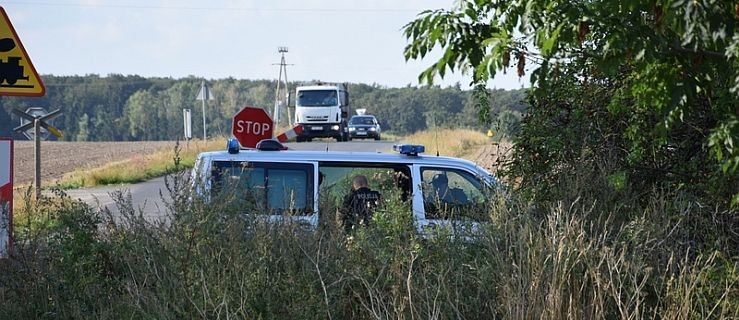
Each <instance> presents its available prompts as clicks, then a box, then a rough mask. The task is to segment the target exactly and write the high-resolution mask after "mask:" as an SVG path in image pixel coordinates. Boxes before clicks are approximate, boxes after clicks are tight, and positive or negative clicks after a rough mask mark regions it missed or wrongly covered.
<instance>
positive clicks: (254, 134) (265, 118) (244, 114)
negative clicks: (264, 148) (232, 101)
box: [231, 106, 274, 148]
mask: <svg viewBox="0 0 739 320" xmlns="http://www.w3.org/2000/svg"><path fill="white" fill-rule="evenodd" d="M273 130H274V128H273V123H272V118H270V116H269V114H267V112H266V111H264V109H262V108H254V107H248V106H247V107H244V108H243V109H241V111H239V112H238V113H236V115H234V118H233V125H232V126H231V133H232V134H233V136H234V138H236V140H238V141H239V144H241V147H243V148H256V147H257V143H258V142H259V141H262V140H264V139H271V138H272V135H273Z"/></svg>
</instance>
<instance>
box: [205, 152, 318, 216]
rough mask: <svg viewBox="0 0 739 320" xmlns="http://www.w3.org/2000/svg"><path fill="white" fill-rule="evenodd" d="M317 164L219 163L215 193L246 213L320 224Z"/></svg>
mask: <svg viewBox="0 0 739 320" xmlns="http://www.w3.org/2000/svg"><path fill="white" fill-rule="evenodd" d="M317 174H318V165H317V163H316V162H310V161H305V162H273V161H270V162H259V161H234V160H230V161H218V160H214V161H213V163H212V170H211V178H212V183H213V188H212V190H213V191H214V192H216V193H217V196H218V197H222V198H223V199H224V201H232V202H233V203H234V205H235V206H238V207H239V208H243V210H244V212H245V213H253V214H257V215H264V216H267V217H269V219H271V220H285V219H288V220H291V221H299V222H305V223H309V224H310V225H312V226H316V225H317V224H318V199H317V191H316V190H317V188H318V179H316V177H317Z"/></svg>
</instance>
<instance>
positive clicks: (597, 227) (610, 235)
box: [0, 177, 739, 319]
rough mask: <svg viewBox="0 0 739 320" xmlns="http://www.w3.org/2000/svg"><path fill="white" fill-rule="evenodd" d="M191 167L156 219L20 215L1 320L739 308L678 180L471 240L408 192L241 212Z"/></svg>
mask: <svg viewBox="0 0 739 320" xmlns="http://www.w3.org/2000/svg"><path fill="white" fill-rule="evenodd" d="M186 180H187V179H186V178H185V177H178V178H176V179H174V180H169V183H168V185H169V188H170V189H171V192H172V199H173V200H172V201H171V202H169V203H168V214H167V215H166V216H164V217H161V219H158V220H153V219H152V218H150V217H148V218H147V217H145V216H144V215H143V214H142V212H139V211H137V210H136V209H135V208H134V207H133V205H132V203H131V199H130V197H129V196H127V195H126V194H125V193H117V194H115V198H116V199H117V204H118V207H117V210H113V211H108V210H102V211H100V210H97V211H96V210H92V209H90V208H89V207H87V206H86V205H84V204H82V203H80V202H77V201H73V200H71V199H69V198H68V197H66V196H64V194H63V193H58V194H56V195H54V196H52V197H48V198H45V199H44V201H42V203H40V204H39V205H37V206H27V208H28V210H31V211H32V212H29V213H28V215H26V217H34V219H39V220H43V223H27V224H24V225H23V226H20V227H19V228H22V229H24V230H21V232H19V233H18V234H19V235H22V236H19V237H18V238H17V239H16V248H15V252H14V255H13V257H12V259H9V260H7V261H4V262H3V263H2V264H0V295H1V296H2V298H3V299H0V318H3V319H6V318H7V319H36V318H96V319H106V318H116V319H117V318H156V319H182V318H234V317H235V318H248V319H252V318H279V319H316V318H328V319H416V318H421V319H447V318H466V319H490V318H507V319H521V318H550V319H572V318H583V319H590V318H669V319H672V318H717V319H722V318H724V319H725V318H732V317H737V316H739V311H737V310H739V298H737V297H739V287H738V286H739V276H738V275H739V272H737V271H739V269H738V266H737V263H739V261H737V260H736V259H735V258H733V257H731V256H727V255H725V254H724V253H722V252H720V251H696V250H694V249H691V247H690V246H689V245H686V244H685V243H684V241H691V239H694V235H687V236H686V235H685V234H683V232H684V231H683V230H684V228H680V226H683V225H685V224H688V223H691V219H692V218H691V217H693V216H695V215H696V212H700V213H701V214H702V212H703V211H704V210H708V209H707V208H703V207H700V206H697V205H696V204H695V203H694V202H691V201H690V200H689V199H688V198H682V200H680V199H681V198H680V197H678V196H676V194H665V195H664V196H663V197H654V198H653V200H652V201H651V202H648V204H647V205H642V204H641V202H639V203H633V204H627V203H623V204H621V205H619V206H612V205H611V206H606V205H602V204H601V203H600V201H608V199H610V198H608V197H609V196H611V195H610V193H611V192H605V191H604V192H601V193H600V195H599V197H600V198H598V197H596V195H595V194H592V193H591V194H590V195H589V196H588V198H590V199H598V201H589V202H586V201H584V200H583V199H584V198H585V197H581V198H574V199H571V200H562V201H559V202H557V203H553V204H554V205H552V206H549V207H547V208H546V210H542V208H541V207H540V206H537V205H533V204H532V203H530V202H527V201H523V200H520V199H517V197H516V196H515V195H508V197H507V198H505V199H504V198H496V199H498V201H491V202H490V208H489V212H488V215H489V216H490V221H491V223H490V224H489V225H487V226H484V227H483V228H482V229H481V230H479V233H478V234H477V236H476V237H475V238H474V239H471V238H468V237H464V236H459V234H456V233H453V232H450V231H449V230H446V229H440V230H438V231H437V232H435V233H433V234H432V236H429V237H421V236H419V235H418V234H417V233H416V230H415V226H414V225H413V221H412V219H411V211H410V208H409V206H408V204H407V203H404V202H403V201H401V197H400V195H397V194H385V195H384V197H385V199H386V201H385V203H384V204H383V205H382V206H381V207H380V208H378V209H377V211H376V212H375V215H374V218H373V224H372V225H371V226H370V227H363V228H360V229H358V230H355V231H354V232H352V233H350V234H345V233H344V232H343V231H341V230H339V228H337V227H336V226H335V225H333V224H332V222H331V221H323V224H322V226H321V227H319V228H317V229H316V230H311V229H309V228H306V226H304V225H301V224H299V223H292V222H288V221H283V222H270V223H268V222H267V221H265V220H264V219H262V218H260V217H259V216H257V215H244V214H243V211H242V210H240V209H239V208H234V206H233V203H235V202H234V201H235V200H237V199H235V198H234V197H235V195H232V194H228V193H227V192H224V193H222V194H221V195H219V198H216V199H210V201H207V202H206V201H204V199H201V198H200V197H197V196H193V195H192V194H190V193H189V191H188V186H189V183H187V181H186ZM563 186H564V187H568V188H575V187H576V183H575V182H571V183H567V184H563ZM573 190H579V191H578V192H584V191H583V190H591V191H592V190H595V188H594V187H589V188H584V186H579V188H577V189H573ZM603 190H606V189H603ZM240 203H243V202H240ZM331 205H332V204H322V206H324V207H326V209H325V210H328V211H325V212H331V211H330V210H331ZM242 206H243V205H242ZM237 209H238V210H237ZM246 209H247V210H248V208H246ZM322 209H323V207H322ZM624 216H628V217H629V219H623V218H621V217H624ZM678 217H679V218H678ZM473 240H474V241H473Z"/></svg>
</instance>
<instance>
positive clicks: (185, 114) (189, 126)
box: [182, 109, 192, 140]
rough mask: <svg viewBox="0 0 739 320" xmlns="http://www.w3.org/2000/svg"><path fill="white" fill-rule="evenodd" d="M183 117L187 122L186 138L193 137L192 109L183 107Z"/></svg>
mask: <svg viewBox="0 0 739 320" xmlns="http://www.w3.org/2000/svg"><path fill="white" fill-rule="evenodd" d="M182 118H183V120H184V122H185V140H190V139H192V113H190V109H182Z"/></svg>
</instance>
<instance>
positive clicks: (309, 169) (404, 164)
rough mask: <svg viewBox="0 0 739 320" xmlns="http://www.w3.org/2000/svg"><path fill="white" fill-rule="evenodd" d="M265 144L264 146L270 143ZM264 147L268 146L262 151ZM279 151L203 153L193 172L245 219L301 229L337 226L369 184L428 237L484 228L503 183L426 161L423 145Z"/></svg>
mask: <svg viewBox="0 0 739 320" xmlns="http://www.w3.org/2000/svg"><path fill="white" fill-rule="evenodd" d="M263 142H264V141H263ZM260 144H261V143H260ZM270 145H272V147H259V146H258V148H257V149H248V150H241V149H239V147H238V144H236V145H234V146H232V147H231V148H229V151H215V152H206V153H201V154H200V155H199V157H198V159H197V162H196V165H195V168H194V169H193V178H194V179H193V181H196V188H195V189H196V190H199V192H198V193H200V194H203V195H205V196H207V197H211V196H220V195H221V194H223V193H228V194H230V195H231V196H233V197H234V199H233V203H234V205H235V206H238V208H243V212H244V213H245V214H256V215H261V216H264V217H267V218H268V219H269V220H284V219H288V220H291V221H297V222H300V223H303V224H307V225H310V226H313V227H316V226H318V225H319V221H333V219H334V216H335V213H336V209H337V207H336V206H337V204H338V203H341V200H342V199H343V198H344V197H345V196H346V195H347V194H348V193H349V190H350V187H351V179H352V178H353V177H354V176H356V175H358V174H361V175H364V176H366V177H368V178H369V180H370V183H369V186H370V188H371V189H373V190H377V191H379V192H380V193H381V194H382V197H383V199H384V200H385V201H388V200H389V199H395V200H396V201H399V202H400V203H401V204H402V207H403V208H404V209H403V210H402V212H403V213H402V214H408V215H411V217H412V220H413V223H414V226H415V227H416V229H417V230H418V231H419V232H421V233H428V232H429V231H430V230H433V229H436V228H445V227H446V228H456V227H459V226H463V225H464V226H468V227H472V228H473V229H474V228H477V226H478V225H479V224H480V223H482V222H485V221H486V220H488V217H487V214H488V211H487V210H486V209H487V207H488V205H489V203H490V197H491V196H492V194H493V193H492V192H491V191H494V190H495V189H497V186H498V183H497V181H496V179H495V177H493V176H492V175H491V174H490V173H489V172H487V171H486V170H485V169H483V168H481V167H479V166H477V165H475V164H474V163H472V162H470V161H467V160H463V159H458V158H452V157H439V156H424V155H421V153H422V152H423V151H424V149H425V148H424V147H423V146H420V145H396V146H395V147H394V150H395V151H394V152H392V153H377V152H340V151H296V150H282V149H283V148H284V147H282V146H281V145H279V143H277V142H276V141H272V143H270Z"/></svg>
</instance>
